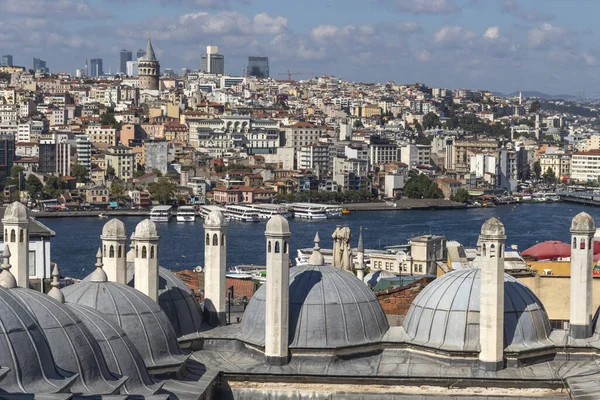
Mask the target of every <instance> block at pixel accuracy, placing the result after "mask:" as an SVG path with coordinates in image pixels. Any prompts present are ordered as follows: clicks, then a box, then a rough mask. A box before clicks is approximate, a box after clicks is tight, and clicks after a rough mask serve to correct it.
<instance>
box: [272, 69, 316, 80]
mask: <svg viewBox="0 0 600 400" xmlns="http://www.w3.org/2000/svg"><path fill="white" fill-rule="evenodd" d="M277 75H287V77H288V81H290V82H291V80H292V75H325V74H323V73H321V72H297V71H296V72H291V71H290V70H289V69H288V70H287V72H280V73H279V74H277Z"/></svg>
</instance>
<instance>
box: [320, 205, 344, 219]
mask: <svg viewBox="0 0 600 400" xmlns="http://www.w3.org/2000/svg"><path fill="white" fill-rule="evenodd" d="M324 207H325V210H326V211H327V218H341V217H342V214H343V210H342V207H340V206H324Z"/></svg>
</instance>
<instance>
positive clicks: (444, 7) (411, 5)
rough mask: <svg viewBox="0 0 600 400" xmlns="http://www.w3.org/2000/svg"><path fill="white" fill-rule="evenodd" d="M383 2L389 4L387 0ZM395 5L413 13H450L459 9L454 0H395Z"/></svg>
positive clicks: (399, 9) (403, 10)
mask: <svg viewBox="0 0 600 400" xmlns="http://www.w3.org/2000/svg"><path fill="white" fill-rule="evenodd" d="M380 2H381V3H384V4H389V2H388V1H386V0H380ZM391 4H392V5H393V7H394V8H395V9H396V10H398V11H402V12H408V13H412V14H450V13H454V12H457V11H458V7H457V6H456V3H455V2H454V0H393V1H391Z"/></svg>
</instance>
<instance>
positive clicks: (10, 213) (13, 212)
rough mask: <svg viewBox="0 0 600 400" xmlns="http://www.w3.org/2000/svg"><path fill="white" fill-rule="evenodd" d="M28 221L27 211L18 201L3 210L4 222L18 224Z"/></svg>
mask: <svg viewBox="0 0 600 400" xmlns="http://www.w3.org/2000/svg"><path fill="white" fill-rule="evenodd" d="M28 219H29V210H28V209H27V207H25V206H24V205H23V203H21V202H19V201H15V202H14V203H11V204H10V205H9V206H8V207H6V210H4V218H3V221H5V222H20V221H26V220H28Z"/></svg>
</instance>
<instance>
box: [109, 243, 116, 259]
mask: <svg viewBox="0 0 600 400" xmlns="http://www.w3.org/2000/svg"><path fill="white" fill-rule="evenodd" d="M108 256H109V257H110V258H113V257H114V256H115V248H114V246H112V245H111V246H110V248H109V251H108Z"/></svg>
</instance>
